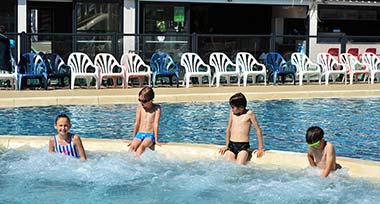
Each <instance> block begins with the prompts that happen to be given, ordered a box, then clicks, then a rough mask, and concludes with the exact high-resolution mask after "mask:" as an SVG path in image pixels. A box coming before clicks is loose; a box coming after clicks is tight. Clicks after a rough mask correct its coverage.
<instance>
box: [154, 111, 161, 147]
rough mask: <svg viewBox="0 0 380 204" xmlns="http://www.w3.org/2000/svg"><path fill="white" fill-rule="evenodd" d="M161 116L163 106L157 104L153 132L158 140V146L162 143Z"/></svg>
mask: <svg viewBox="0 0 380 204" xmlns="http://www.w3.org/2000/svg"><path fill="white" fill-rule="evenodd" d="M160 117H161V106H159V105H157V110H156V114H155V116H154V124H153V133H154V140H155V141H156V144H157V145H158V146H161V143H160V142H158V124H159V123H160Z"/></svg>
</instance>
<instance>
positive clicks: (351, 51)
mask: <svg viewBox="0 0 380 204" xmlns="http://www.w3.org/2000/svg"><path fill="white" fill-rule="evenodd" d="M347 53H348V54H351V55H352V56H355V57H358V56H359V48H350V49H348V50H347Z"/></svg>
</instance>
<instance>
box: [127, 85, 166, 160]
mask: <svg viewBox="0 0 380 204" xmlns="http://www.w3.org/2000/svg"><path fill="white" fill-rule="evenodd" d="M153 99H154V91H153V88H151V87H144V88H142V89H141V90H140V92H139V95H138V100H139V104H138V105H137V108H136V119H135V125H134V128H133V135H134V138H133V140H132V142H130V143H129V146H130V147H129V150H128V152H132V151H134V152H136V155H137V156H140V155H141V154H142V153H143V152H144V151H145V149H146V148H153V147H154V145H155V144H157V145H159V146H161V143H159V142H158V124H159V122H160V116H161V106H160V105H158V104H155V103H153Z"/></svg>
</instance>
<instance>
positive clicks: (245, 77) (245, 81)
mask: <svg viewBox="0 0 380 204" xmlns="http://www.w3.org/2000/svg"><path fill="white" fill-rule="evenodd" d="M247 78H248V75H246V74H244V76H243V86H247Z"/></svg>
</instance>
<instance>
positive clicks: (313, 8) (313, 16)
mask: <svg viewBox="0 0 380 204" xmlns="http://www.w3.org/2000/svg"><path fill="white" fill-rule="evenodd" d="M317 7H318V6H317V3H311V4H310V5H309V35H312V36H316V35H317V33H318V9H317ZM316 48H317V38H310V39H309V58H310V59H311V60H312V61H314V62H315V61H316V60H317V51H316V50H318V49H316ZM313 50H314V52H313Z"/></svg>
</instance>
